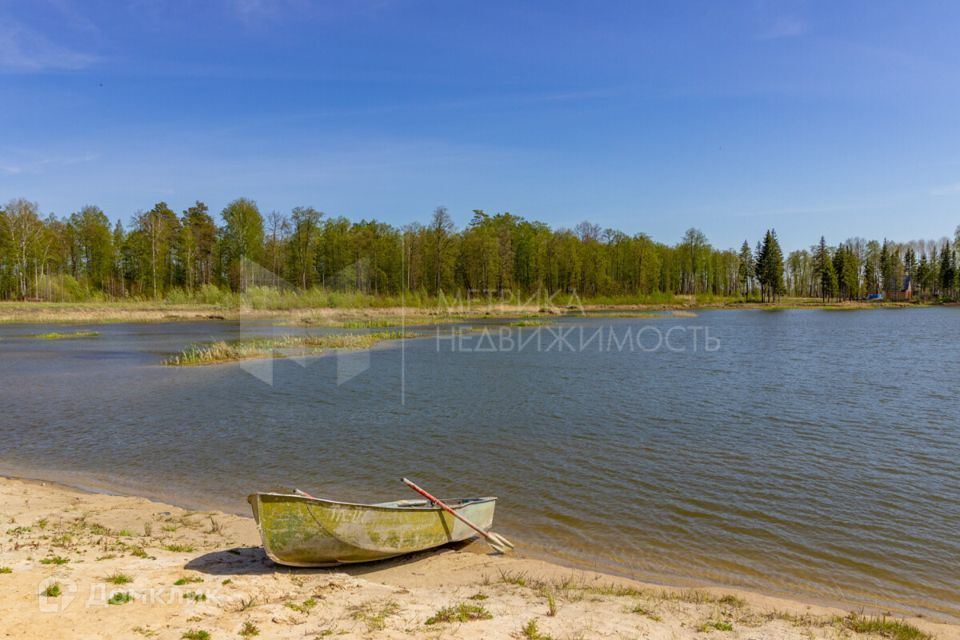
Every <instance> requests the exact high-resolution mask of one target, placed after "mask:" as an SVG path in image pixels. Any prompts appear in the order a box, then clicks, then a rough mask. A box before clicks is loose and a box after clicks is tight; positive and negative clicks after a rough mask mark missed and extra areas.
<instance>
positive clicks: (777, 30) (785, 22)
mask: <svg viewBox="0 0 960 640" xmlns="http://www.w3.org/2000/svg"><path fill="white" fill-rule="evenodd" d="M809 30H810V26H809V25H808V24H807V23H806V22H804V21H803V20H801V19H799V18H797V17H795V16H778V17H777V18H776V20H774V21H773V23H772V24H770V25H768V26H767V27H766V28H765V29H763V30H762V31H761V32H760V34H759V35H758V36H757V37H758V38H759V39H760V40H779V39H781V38H796V37H797V36H802V35H804V34H806V33H807V32H808V31H809Z"/></svg>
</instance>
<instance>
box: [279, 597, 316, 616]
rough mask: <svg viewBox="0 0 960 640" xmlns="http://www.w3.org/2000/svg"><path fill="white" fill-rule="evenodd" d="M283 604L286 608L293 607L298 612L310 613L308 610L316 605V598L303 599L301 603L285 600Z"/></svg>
mask: <svg viewBox="0 0 960 640" xmlns="http://www.w3.org/2000/svg"><path fill="white" fill-rule="evenodd" d="M284 606H286V607H287V608H288V609H293V610H294V611H298V612H300V613H310V610H311V609H313V608H314V607H315V606H317V600H316V598H307V599H306V600H304V601H303V604H297V603H296V602H287V603H286V604H285V605H284Z"/></svg>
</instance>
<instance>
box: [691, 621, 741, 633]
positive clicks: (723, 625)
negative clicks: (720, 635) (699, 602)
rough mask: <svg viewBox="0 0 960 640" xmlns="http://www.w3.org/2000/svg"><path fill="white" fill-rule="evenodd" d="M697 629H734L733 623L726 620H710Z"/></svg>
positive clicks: (701, 630) (708, 630)
mask: <svg viewBox="0 0 960 640" xmlns="http://www.w3.org/2000/svg"><path fill="white" fill-rule="evenodd" d="M697 631H700V632H703V633H709V632H710V631H733V625H732V624H730V623H729V622H726V621H724V620H710V621H709V622H704V623H703V624H702V625H700V626H699V627H697Z"/></svg>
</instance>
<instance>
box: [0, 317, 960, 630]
mask: <svg viewBox="0 0 960 640" xmlns="http://www.w3.org/2000/svg"><path fill="white" fill-rule="evenodd" d="M958 313H960V311H958V310H955V309H915V310H897V311H893V310H890V311H887V310H882V311H881V310H878V311H869V312H860V313H843V314H841V313H829V312H817V311H786V312H779V313H768V312H763V311H720V312H710V313H702V314H701V315H700V317H698V318H695V319H693V318H682V319H623V318H618V319H603V318H589V319H573V320H572V319H564V320H562V321H561V325H562V326H563V327H571V326H572V327H580V326H582V327H584V328H585V329H587V330H595V329H597V328H600V327H604V328H607V329H609V330H612V331H615V332H621V333H619V334H618V335H621V336H622V335H623V333H622V332H625V331H626V330H627V329H632V330H633V331H638V330H639V329H641V328H642V327H644V326H657V327H660V328H662V329H666V328H668V327H670V326H685V327H688V328H692V327H694V326H696V327H706V328H708V330H709V332H710V335H711V336H713V337H716V338H717V339H718V340H719V345H720V348H719V349H717V350H715V351H706V350H704V349H702V348H700V349H697V350H696V351H694V350H693V349H692V348H690V347H692V344H693V343H692V342H691V341H690V340H687V341H686V342H682V345H683V346H686V347H687V348H682V349H677V350H669V349H665V348H664V349H659V350H656V351H652V352H651V351H646V350H643V349H616V348H604V349H596V348H589V349H587V350H585V351H582V352H580V351H578V350H576V349H575V350H574V351H570V350H568V349H565V348H561V349H557V348H554V349H544V348H541V350H539V351H538V350H536V349H534V348H530V347H527V348H525V349H516V348H514V349H512V350H508V351H506V352H503V351H489V350H477V349H474V350H471V351H465V350H458V349H455V348H454V349H452V348H451V346H450V342H449V341H443V340H442V341H441V342H440V343H439V347H438V342H437V340H435V339H433V338H430V339H422V340H416V341H410V342H407V343H406V344H405V347H404V348H403V349H401V348H400V347H399V346H397V345H393V346H388V347H387V348H383V349H377V350H374V351H373V352H372V353H371V355H370V359H369V364H370V366H369V369H367V368H366V366H365V365H363V366H361V367H360V368H358V369H357V368H356V366H354V368H355V369H357V370H356V371H354V372H353V373H352V374H351V376H350V377H349V378H348V380H347V381H346V382H344V378H343V376H342V375H341V376H340V378H339V380H340V381H341V382H343V384H338V369H337V367H338V360H337V358H336V357H321V358H313V359H307V360H303V361H278V362H276V363H275V364H274V367H273V370H272V378H273V384H272V385H268V384H265V383H264V382H263V381H262V380H260V379H258V378H257V377H255V376H253V375H250V373H248V372H247V371H245V370H244V368H243V367H241V366H238V365H235V364H234V365H226V366H218V367H205V368H170V367H163V366H159V362H160V360H161V359H162V358H163V357H164V356H165V355H167V354H169V353H172V352H175V351H178V350H179V349H181V348H182V347H184V346H185V345H186V344H187V343H190V342H193V341H197V340H210V339H215V338H222V337H228V338H234V337H245V336H252V335H262V334H266V333H270V332H271V331H274V329H272V328H271V327H270V326H269V325H268V324H264V323H228V322H204V323H177V324H163V325H160V324H157V325H150V324H135V325H105V326H102V327H96V330H98V331H100V332H101V334H102V335H101V336H100V337H98V338H93V339H84V340H67V341H41V340H28V339H23V338H17V337H16V336H17V335H23V334H28V333H37V332H40V331H48V330H54V329H58V328H57V327H52V326H50V327H47V326H44V327H39V328H38V327H36V326H31V327H23V326H3V327H0V338H2V339H0V384H2V386H0V404H2V407H3V410H2V417H0V437H2V442H3V444H2V445H0V471H6V472H8V473H20V474H26V475H31V474H32V475H34V476H44V477H49V478H52V479H61V480H64V481H68V482H73V483H75V484H80V485H82V486H87V487H99V488H107V489H112V490H116V491H128V492H136V493H142V494H144V495H149V496H152V497H156V498H159V499H165V500H168V501H174V502H178V503H182V504H187V505H193V506H198V507H209V508H221V509H227V510H231V511H236V512H245V508H246V505H245V502H244V496H245V495H246V494H247V493H248V492H250V491H252V490H256V489H263V488H267V487H272V486H276V485H296V486H300V487H302V488H304V489H306V490H308V491H310V492H311V493H319V494H322V495H326V496H330V497H334V498H343V499H350V500H362V501H378V500H387V499H393V498H397V497H404V494H405V491H406V490H405V489H404V487H403V486H402V485H401V484H400V483H399V478H400V477H401V476H403V475H409V476H410V477H412V478H414V479H416V480H417V481H419V482H420V483H422V484H423V485H424V486H425V487H427V488H428V489H429V490H432V491H434V492H438V493H441V494H444V495H477V494H480V495H487V494H496V495H499V496H500V497H501V501H500V503H499V508H498V516H497V518H498V524H497V528H498V530H501V531H502V532H503V533H504V534H506V535H507V536H508V537H511V538H517V539H519V540H522V541H523V542H524V546H525V547H526V548H527V549H528V550H529V549H534V550H537V551H538V552H539V553H543V554H550V555H551V556H552V557H560V558H563V559H565V560H566V561H568V562H572V563H578V564H582V565H586V566H591V567H597V568H600V569H604V570H611V571H616V572H620V573H624V574H629V575H634V576H639V577H646V578H654V579H662V580H665V581H670V582H677V581H681V580H683V579H691V580H693V581H696V582H716V583H721V584H727V585H735V586H741V587H745V588H753V589H763V590H771V591H778V592H784V593H791V594H799V595H802V596H806V597H809V598H816V599H824V600H829V601H844V602H847V603H859V604H866V605H868V606H869V605H874V606H877V607H880V608H896V609H899V610H904V611H912V612H925V613H928V614H930V613H939V614H941V615H952V616H960V605H958V597H957V593H958V592H960V570H958V569H960V539H958V536H957V532H958V531H960V471H958V464H957V461H958V460H960V403H958V402H957V399H958V398H957V382H958V381H960V359H958V358H957V351H956V345H957V344H960V322H958V320H960V315H958ZM59 330H61V331H69V330H73V329H70V328H68V329H62V328H60V329H59ZM523 330H524V331H532V330H534V329H532V328H531V329H523ZM278 331H280V332H287V331H289V329H287V328H285V329H280V330H278ZM441 331H442V332H443V335H444V336H449V331H450V330H449V328H442V329H441ZM515 331H519V329H517V330H515ZM688 335H689V334H688ZM648 344H649V343H648ZM508 346H509V345H508ZM544 346H545V345H544ZM575 346H576V345H575ZM342 364H343V363H342V362H341V366H342ZM401 384H402V386H401ZM401 399H403V401H404V402H403V403H401Z"/></svg>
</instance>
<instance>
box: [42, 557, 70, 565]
mask: <svg viewBox="0 0 960 640" xmlns="http://www.w3.org/2000/svg"><path fill="white" fill-rule="evenodd" d="M68 562H70V560H69V559H67V558H64V557H62V556H50V557H48V558H43V559H42V560H40V564H56V565H60V564H67V563H68Z"/></svg>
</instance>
